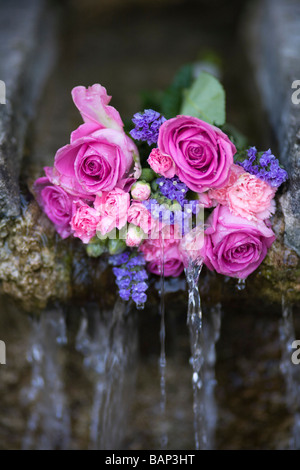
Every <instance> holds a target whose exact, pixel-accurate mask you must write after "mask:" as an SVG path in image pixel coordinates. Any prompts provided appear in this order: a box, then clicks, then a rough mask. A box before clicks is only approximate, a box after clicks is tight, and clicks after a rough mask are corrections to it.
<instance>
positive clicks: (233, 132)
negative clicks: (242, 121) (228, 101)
mask: <svg viewBox="0 0 300 470" xmlns="http://www.w3.org/2000/svg"><path fill="white" fill-rule="evenodd" d="M221 129H222V131H223V132H225V134H227V135H228V137H229V138H230V140H231V141H232V142H233V143H234V145H235V146H236V148H237V150H243V149H245V148H246V147H248V146H249V143H248V140H247V137H246V136H245V135H244V134H242V133H241V132H240V131H239V130H238V129H237V128H236V127H235V126H233V125H232V124H229V123H226V124H224V126H222V128H221Z"/></svg>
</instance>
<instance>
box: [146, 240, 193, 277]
mask: <svg viewBox="0 0 300 470" xmlns="http://www.w3.org/2000/svg"><path fill="white" fill-rule="evenodd" d="M139 249H140V251H142V252H143V253H144V257H145V260H146V261H147V270H148V271H149V272H150V273H153V274H157V275H160V274H162V260H164V263H163V273H164V276H166V277H168V276H172V277H177V276H179V275H180V274H181V273H182V271H183V269H184V265H183V259H182V254H181V252H180V249H179V243H178V242H176V243H169V244H167V245H165V244H164V245H163V248H162V246H156V245H155V244H153V243H151V240H145V241H144V242H143V243H142V244H141V245H140V248H139Z"/></svg>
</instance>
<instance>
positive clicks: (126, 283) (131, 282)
mask: <svg viewBox="0 0 300 470" xmlns="http://www.w3.org/2000/svg"><path fill="white" fill-rule="evenodd" d="M126 253H128V252H126ZM122 254H124V253H122ZM117 256H118V258H117ZM113 258H114V259H113V262H112V263H111V264H115V266H114V267H113V273H114V275H115V277H116V284H117V286H118V288H119V295H120V297H121V299H123V300H129V299H130V298H131V299H132V300H133V301H134V302H135V303H136V305H137V307H138V308H142V306H143V304H144V303H145V302H146V300H147V295H146V294H145V291H146V290H147V289H148V284H147V282H146V281H147V280H148V274H147V271H146V270H145V268H144V266H145V264H146V261H145V258H144V255H143V254H142V253H133V254H130V253H128V256H123V257H122V256H120V255H115V256H114V257H113ZM118 262H119V263H120V264H119V265H116V264H117V263H118Z"/></svg>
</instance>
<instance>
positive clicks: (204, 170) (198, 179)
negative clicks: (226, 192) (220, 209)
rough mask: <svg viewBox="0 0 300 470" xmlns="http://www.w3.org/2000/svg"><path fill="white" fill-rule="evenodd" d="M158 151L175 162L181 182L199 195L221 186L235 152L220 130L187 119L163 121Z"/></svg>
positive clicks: (190, 118)
mask: <svg viewBox="0 0 300 470" xmlns="http://www.w3.org/2000/svg"><path fill="white" fill-rule="evenodd" d="M158 147H159V150H160V151H161V152H162V153H163V154H166V155H169V156H170V157H171V158H172V159H173V160H174V162H175V165H176V174H177V176H178V177H179V178H180V180H181V181H183V182H184V183H185V184H186V185H187V186H188V187H189V188H190V189H191V190H193V191H196V192H198V193H202V192H205V191H207V190H208V189H210V188H220V187H222V186H224V184H225V183H226V182H227V179H228V174H229V169H230V167H231V165H232V163H233V155H234V154H235V152H236V148H235V146H234V145H233V143H232V142H231V141H230V140H229V138H228V137H227V135H226V134H224V133H223V132H222V131H221V130H220V129H218V128H217V127H215V126H212V125H210V124H208V123H207V122H204V121H201V120H200V119H198V118H195V117H190V116H177V117H175V118H172V119H169V120H168V121H165V122H164V123H163V124H162V125H161V127H160V129H159V136H158Z"/></svg>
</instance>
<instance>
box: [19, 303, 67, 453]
mask: <svg viewBox="0 0 300 470" xmlns="http://www.w3.org/2000/svg"><path fill="white" fill-rule="evenodd" d="M66 342H67V338H66V327H65V319H64V315H63V312H62V310H61V309H60V308H59V307H58V308H57V309H53V310H50V311H49V310H46V311H45V312H43V314H42V316H41V318H40V319H39V320H34V321H32V335H31V337H30V344H29V351H28V356H27V358H28V361H29V363H30V364H31V369H32V378H31V383H30V386H29V388H26V389H24V390H22V394H21V399H22V401H23V403H24V404H25V405H29V406H30V407H31V411H30V415H29V419H28V423H27V429H26V432H25V436H24V439H23V449H33V448H34V449H67V448H68V447H69V445H70V416H69V412H68V404H67V399H66V396H65V391H64V382H63V376H62V364H61V349H62V347H63V346H64V345H65V344H66Z"/></svg>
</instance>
